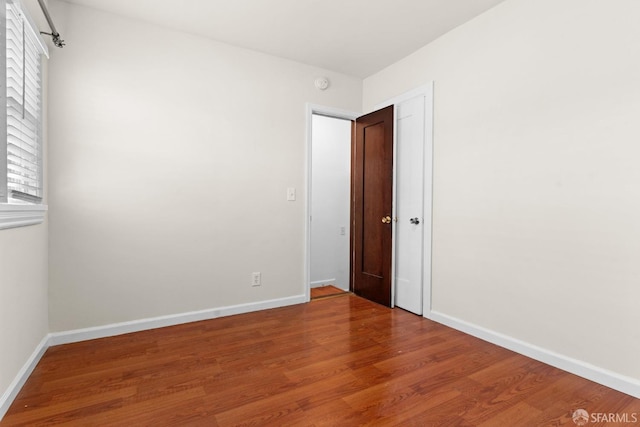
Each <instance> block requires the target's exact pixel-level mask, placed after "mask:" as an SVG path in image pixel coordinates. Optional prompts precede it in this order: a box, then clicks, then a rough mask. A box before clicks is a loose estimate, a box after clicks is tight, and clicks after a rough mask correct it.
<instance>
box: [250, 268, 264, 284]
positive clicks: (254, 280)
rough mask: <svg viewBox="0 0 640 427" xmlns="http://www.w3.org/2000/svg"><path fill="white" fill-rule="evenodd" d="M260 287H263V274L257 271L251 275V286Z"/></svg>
mask: <svg viewBox="0 0 640 427" xmlns="http://www.w3.org/2000/svg"><path fill="white" fill-rule="evenodd" d="M260 285H262V274H261V273H260V272H259V271H256V272H254V273H253V274H252V275H251V286H260Z"/></svg>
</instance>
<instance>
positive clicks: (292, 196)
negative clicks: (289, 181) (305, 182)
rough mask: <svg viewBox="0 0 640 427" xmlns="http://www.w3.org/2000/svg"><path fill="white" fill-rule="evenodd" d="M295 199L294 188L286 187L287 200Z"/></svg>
mask: <svg viewBox="0 0 640 427" xmlns="http://www.w3.org/2000/svg"><path fill="white" fill-rule="evenodd" d="M295 199H296V189H295V188H293V187H289V188H287V200H288V201H290V202H292V201H294V200H295Z"/></svg>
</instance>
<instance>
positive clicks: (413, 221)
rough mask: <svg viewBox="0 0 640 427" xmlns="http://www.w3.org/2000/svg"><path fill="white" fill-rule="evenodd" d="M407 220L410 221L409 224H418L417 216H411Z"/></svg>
mask: <svg viewBox="0 0 640 427" xmlns="http://www.w3.org/2000/svg"><path fill="white" fill-rule="evenodd" d="M409 222H410V223H411V224H415V225H418V224H420V220H419V219H418V218H411V219H410V220H409Z"/></svg>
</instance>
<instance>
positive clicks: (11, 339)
mask: <svg viewBox="0 0 640 427" xmlns="http://www.w3.org/2000/svg"><path fill="white" fill-rule="evenodd" d="M0 325H1V327H0V398H1V397H2V395H3V393H4V392H5V391H6V390H7V388H8V387H9V385H10V384H11V383H12V382H13V380H14V379H15V378H16V375H17V374H18V372H19V371H20V369H22V367H23V366H24V365H25V363H26V362H27V360H28V359H29V357H30V356H31V355H32V353H33V352H34V350H35V349H36V347H37V346H38V344H39V343H40V341H42V339H43V338H44V337H45V336H46V335H47V333H48V332H49V327H48V310H47V225H46V221H45V223H43V224H39V225H32V226H28V227H21V228H11V229H6V230H0ZM0 403H3V402H2V399H0ZM1 409H2V408H1V407H0V418H1V416H2V415H3V413H2V411H1ZM5 409H6V408H5Z"/></svg>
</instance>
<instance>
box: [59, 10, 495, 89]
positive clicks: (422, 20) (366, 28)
mask: <svg viewBox="0 0 640 427" xmlns="http://www.w3.org/2000/svg"><path fill="white" fill-rule="evenodd" d="M65 1H67V2H69V3H75V4H79V5H84V6H90V7H93V8H96V9H101V10H104V11H107V12H112V13H116V14H119V15H124V16H128V17H132V18H137V19H140V20H143V21H147V22H151V23H156V24H160V25H163V26H166V27H170V28H173V29H177V30H181V31H186V32H189V33H193V34H199V35H202V36H205V37H209V38H212V39H215V40H219V41H222V42H226V43H229V44H233V45H236V46H240V47H245V48H249V49H253V50H257V51H261V52H265V53H268V54H271V55H276V56H280V57H283V58H288V59H292V60H295V61H298V62H302V63H306V64H310V65H315V66H319V67H323V68H327V69H330V70H334V71H338V72H342V73H345V74H349V75H352V76H356V77H361V78H364V77H367V76H369V75H371V74H374V73H375V72H377V71H379V70H381V69H383V68H384V67H386V66H388V65H390V64H392V63H394V62H396V61H397V60H399V59H401V58H403V57H405V56H407V55H408V54H410V53H412V52H414V51H415V50H417V49H419V48H420V47H422V46H424V45H425V44H427V43H429V42H431V41H432V40H434V39H436V38H437V37H439V36H440V35H442V34H444V33H446V32H447V31H449V30H451V29H453V28H455V27H457V26H459V25H461V24H463V23H464V22H467V21H469V20H470V19H472V18H473V17H475V16H477V15H479V14H481V13H482V12H484V11H485V10H487V9H489V8H491V7H493V6H495V5H496V4H498V3H501V2H502V1H504V0H182V1H179V2H178V1H175V0H65ZM54 18H55V17H54ZM114 30H116V29H114ZM62 36H63V37H64V34H62ZM71 42H72V41H71V40H69V43H70V44H71Z"/></svg>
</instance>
